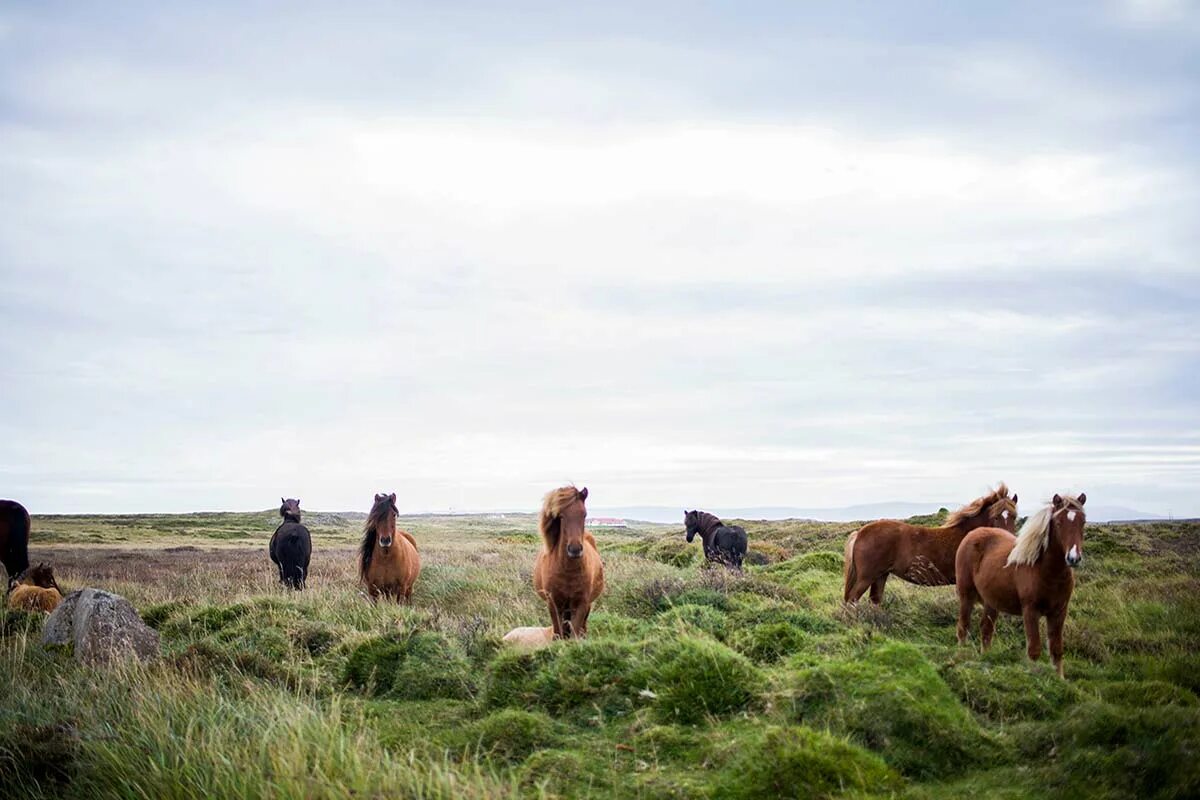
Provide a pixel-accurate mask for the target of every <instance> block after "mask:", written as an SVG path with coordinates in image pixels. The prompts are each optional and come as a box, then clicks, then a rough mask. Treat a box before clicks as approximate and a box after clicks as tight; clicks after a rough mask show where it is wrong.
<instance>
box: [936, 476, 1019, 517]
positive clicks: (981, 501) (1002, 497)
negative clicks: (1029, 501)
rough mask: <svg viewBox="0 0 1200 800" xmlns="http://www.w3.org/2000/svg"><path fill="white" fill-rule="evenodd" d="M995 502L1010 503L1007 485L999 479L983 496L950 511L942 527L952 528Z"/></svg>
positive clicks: (975, 515)
mask: <svg viewBox="0 0 1200 800" xmlns="http://www.w3.org/2000/svg"><path fill="white" fill-rule="evenodd" d="M996 503H1012V500H1010V499H1009V497H1008V486H1007V485H1006V484H1005V483H1004V481H1001V482H1000V485H999V486H997V487H996V488H995V489H993V490H992V491H990V492H988V493H987V494H985V495H984V496H983V497H977V498H975V499H974V500H972V501H971V502H970V503H968V504H967V505H965V506H963V507H962V508H960V509H958V510H957V511H955V512H952V513H951V514H950V516H948V517H946V522H945V523H944V524H943V527H946V528H953V527H954V526H956V525H961V524H962V523H964V522H966V521H967V520H969V519H971V518H973V517H977V516H979V515H980V514H981V513H983V512H984V511H986V510H989V509H991V507H992V506H993V505H995V504H996ZM1014 513H1015V507H1014Z"/></svg>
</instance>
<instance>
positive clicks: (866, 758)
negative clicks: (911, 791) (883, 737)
mask: <svg viewBox="0 0 1200 800" xmlns="http://www.w3.org/2000/svg"><path fill="white" fill-rule="evenodd" d="M900 784H901V779H900V776H899V775H897V774H896V773H895V772H894V771H893V770H892V769H891V768H889V767H888V765H887V764H885V763H884V762H883V760H882V759H881V758H879V756H877V755H875V754H873V753H870V752H867V751H866V750H863V749H862V748H861V747H856V746H854V745H853V744H850V743H849V742H846V741H844V740H842V739H838V738H835V737H833V736H830V735H829V734H826V733H819V732H817V731H814V730H812V729H810V728H805V727H800V726H793V727H787V728H771V729H769V730H768V731H767V732H766V735H764V736H763V737H762V740H761V741H760V742H746V746H745V747H744V748H743V751H742V753H741V754H740V756H738V757H737V758H735V759H734V760H733V762H732V763H731V764H730V765H729V766H728V767H727V768H726V769H725V770H723V774H722V778H721V782H720V784H719V786H718V787H717V791H716V792H715V793H714V796H716V797H723V798H730V800H737V798H746V800H751V798H761V797H778V798H797V799H798V800H799V799H800V798H833V797H845V796H846V795H848V794H860V793H872V794H874V793H884V792H892V791H895V790H896V789H898V788H899V786H900Z"/></svg>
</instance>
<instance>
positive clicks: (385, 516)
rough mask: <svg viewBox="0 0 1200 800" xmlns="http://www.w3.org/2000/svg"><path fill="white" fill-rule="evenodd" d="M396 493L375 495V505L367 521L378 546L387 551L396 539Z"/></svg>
mask: <svg viewBox="0 0 1200 800" xmlns="http://www.w3.org/2000/svg"><path fill="white" fill-rule="evenodd" d="M397 513H399V512H397V510H396V493H395V492H392V493H391V494H377V495H375V505H374V506H372V507H371V514H370V516H368V517H367V521H368V523H369V525H370V527H372V528H373V529H374V530H375V538H376V541H377V542H378V543H379V546H380V547H382V548H383V549H384V550H387V549H388V548H389V547H391V546H392V542H393V541H395V539H396V514H397Z"/></svg>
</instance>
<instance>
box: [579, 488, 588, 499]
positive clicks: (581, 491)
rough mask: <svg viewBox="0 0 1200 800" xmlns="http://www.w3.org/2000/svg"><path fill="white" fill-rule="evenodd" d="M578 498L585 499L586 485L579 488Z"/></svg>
mask: <svg viewBox="0 0 1200 800" xmlns="http://www.w3.org/2000/svg"><path fill="white" fill-rule="evenodd" d="M579 499H580V500H587V487H586V486H585V487H583V488H582V489H580V490H579Z"/></svg>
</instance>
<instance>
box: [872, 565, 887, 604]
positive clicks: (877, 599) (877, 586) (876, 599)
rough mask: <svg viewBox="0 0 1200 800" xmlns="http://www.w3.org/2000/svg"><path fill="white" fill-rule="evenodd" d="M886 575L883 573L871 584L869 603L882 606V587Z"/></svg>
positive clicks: (885, 581)
mask: <svg viewBox="0 0 1200 800" xmlns="http://www.w3.org/2000/svg"><path fill="white" fill-rule="evenodd" d="M887 579H888V574H887V573H886V572H885V573H883V574H882V575H880V576H879V578H878V580H876V581H875V582H874V583H872V584H871V602H872V603H874V604H875V605H877V606H881V605H883V585H884V584H885V583H887Z"/></svg>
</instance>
